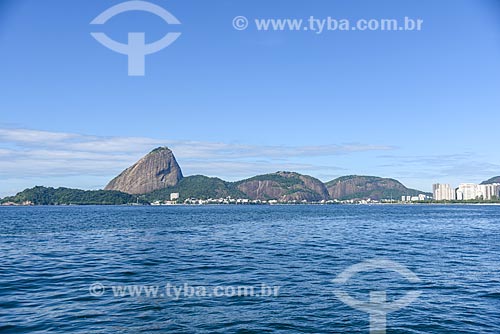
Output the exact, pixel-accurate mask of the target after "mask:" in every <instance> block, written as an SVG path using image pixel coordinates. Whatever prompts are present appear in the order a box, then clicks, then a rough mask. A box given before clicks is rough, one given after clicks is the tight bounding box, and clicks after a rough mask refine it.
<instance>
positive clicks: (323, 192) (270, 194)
mask: <svg viewBox="0 0 500 334" xmlns="http://www.w3.org/2000/svg"><path fill="white" fill-rule="evenodd" d="M235 186H236V188H237V189H238V190H240V191H241V192H242V193H244V194H245V195H246V198H250V199H257V200H271V199H273V200H281V201H308V202H310V201H321V200H328V199H329V196H328V190H327V189H326V187H325V185H324V184H323V183H322V182H321V181H319V180H318V179H315V178H313V177H311V176H306V175H301V174H298V173H293V172H277V173H274V174H265V175H259V176H255V177H252V178H250V179H247V180H243V181H239V182H236V183H235Z"/></svg>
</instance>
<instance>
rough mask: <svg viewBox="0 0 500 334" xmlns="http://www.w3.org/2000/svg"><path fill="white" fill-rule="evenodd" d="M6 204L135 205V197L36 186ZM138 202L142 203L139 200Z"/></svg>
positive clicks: (5, 201) (107, 191)
mask: <svg viewBox="0 0 500 334" xmlns="http://www.w3.org/2000/svg"><path fill="white" fill-rule="evenodd" d="M7 202H13V203H17V204H21V203H23V202H31V203H32V204H34V205H69V204H73V205H121V204H129V203H136V202H137V197H136V196H134V195H129V194H125V193H122V192H119V191H110V190H80V189H70V188H50V187H40V186H37V187H34V188H30V189H26V190H23V191H22V192H20V193H18V194H17V195H15V196H11V197H6V198H4V199H2V200H1V203H7ZM139 202H142V201H140V200H139Z"/></svg>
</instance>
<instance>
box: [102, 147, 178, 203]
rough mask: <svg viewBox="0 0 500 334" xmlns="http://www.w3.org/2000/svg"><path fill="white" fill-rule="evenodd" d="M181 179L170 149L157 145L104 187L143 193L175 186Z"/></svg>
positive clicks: (129, 192) (131, 192)
mask: <svg viewBox="0 0 500 334" xmlns="http://www.w3.org/2000/svg"><path fill="white" fill-rule="evenodd" d="M181 179H182V171H181V168H180V167H179V165H178V164H177V161H176V160H175V157H174V154H173V153H172V151H171V150H169V149H168V148H166V147H158V148H156V149H154V150H153V151H151V152H150V153H149V154H147V155H146V156H144V157H143V158H142V159H141V160H139V161H138V162H136V163H135V164H134V165H133V166H131V167H129V168H127V169H126V170H124V171H123V172H122V173H121V174H120V175H118V176H117V177H115V178H114V179H113V180H111V182H109V183H108V185H107V186H106V188H104V189H105V190H118V191H121V192H124V193H128V194H145V193H149V192H152V191H155V190H158V189H163V188H167V187H173V186H176V185H177V183H179V181H180V180H181Z"/></svg>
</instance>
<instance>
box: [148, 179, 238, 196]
mask: <svg viewBox="0 0 500 334" xmlns="http://www.w3.org/2000/svg"><path fill="white" fill-rule="evenodd" d="M171 193H179V194H180V198H179V200H180V201H184V200H185V199H187V198H196V199H208V198H226V197H228V196H231V197H233V198H241V197H245V195H244V194H243V193H241V192H240V191H239V190H238V189H237V188H236V187H235V186H234V184H233V183H231V182H226V181H224V180H221V179H219V178H216V177H207V176H203V175H194V176H188V177H184V178H183V179H182V180H180V181H179V183H178V184H177V185H176V186H174V187H169V188H164V189H159V190H156V191H153V192H151V193H148V194H146V195H144V197H143V198H144V199H146V200H148V201H150V202H154V201H164V200H170V194H171Z"/></svg>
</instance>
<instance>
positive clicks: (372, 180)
mask: <svg viewBox="0 0 500 334" xmlns="http://www.w3.org/2000/svg"><path fill="white" fill-rule="evenodd" d="M326 187H327V188H328V192H329V193H330V197H331V198H332V199H338V200H350V199H368V198H371V199H373V200H381V199H390V198H393V199H399V198H401V196H416V195H418V194H425V195H431V194H428V193H424V192H422V191H419V190H415V189H409V188H406V187H405V186H404V185H403V184H402V183H401V182H399V181H397V180H394V179H388V178H381V177H376V176H359V175H349V176H343V177H339V178H337V179H335V180H333V181H330V182H328V183H326Z"/></svg>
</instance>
